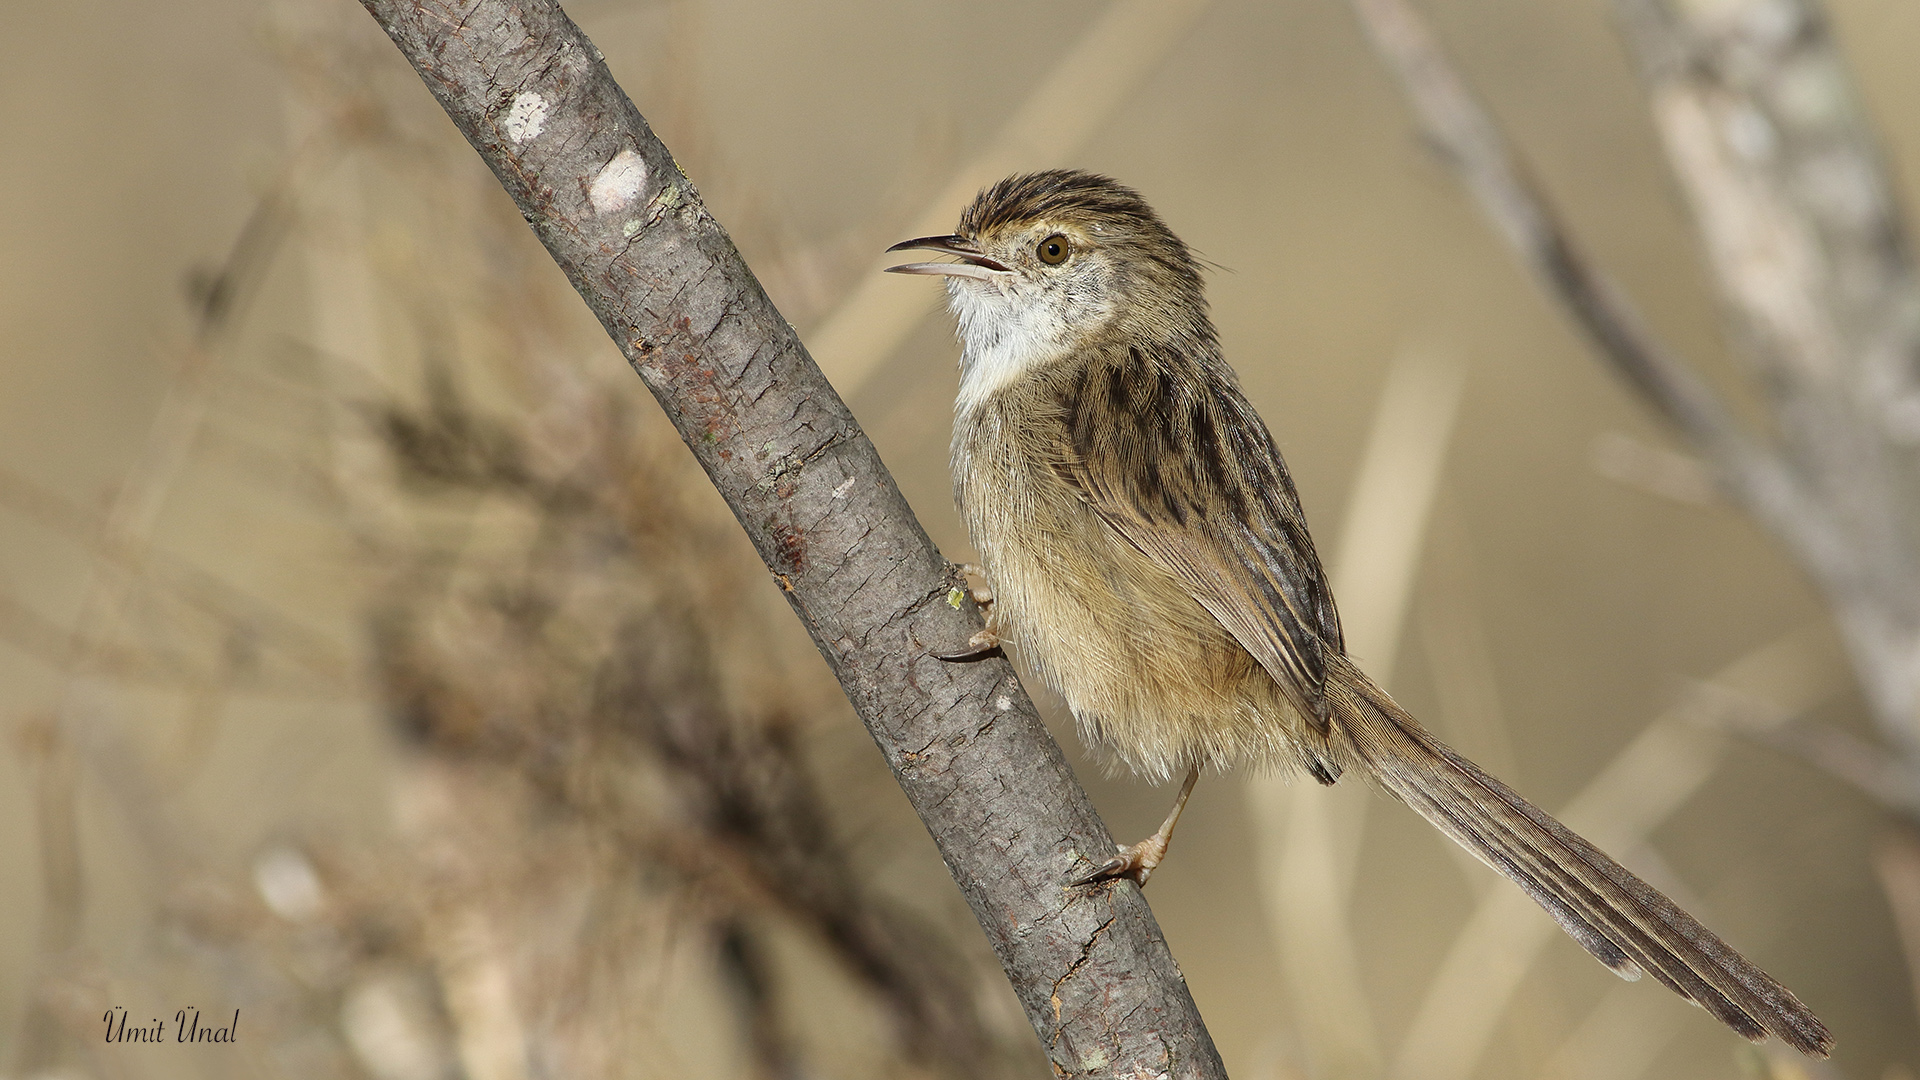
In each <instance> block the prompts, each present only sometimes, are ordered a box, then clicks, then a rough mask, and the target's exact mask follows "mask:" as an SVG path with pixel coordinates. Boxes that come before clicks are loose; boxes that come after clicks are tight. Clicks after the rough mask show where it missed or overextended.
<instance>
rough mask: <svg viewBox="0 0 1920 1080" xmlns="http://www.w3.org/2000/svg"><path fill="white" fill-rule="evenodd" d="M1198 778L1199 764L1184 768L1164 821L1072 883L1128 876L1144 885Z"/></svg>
mask: <svg viewBox="0 0 1920 1080" xmlns="http://www.w3.org/2000/svg"><path fill="white" fill-rule="evenodd" d="M1199 779H1200V766H1198V765H1195V766H1194V767H1193V768H1192V769H1190V770H1188V771H1187V780H1186V783H1183V784H1181V785H1180V795H1179V797H1177V798H1175V799H1174V800H1173V809H1172V810H1170V811H1168V812H1167V820H1165V821H1163V822H1161V823H1160V828H1159V830H1158V831H1157V832H1155V833H1154V834H1153V835H1152V836H1149V837H1147V838H1146V839H1145V840H1142V841H1140V842H1139V843H1137V844H1135V845H1133V846H1132V847H1123V848H1121V849H1120V854H1119V855H1117V856H1115V857H1113V858H1111V859H1108V860H1107V863H1106V865H1105V866H1102V867H1101V868H1100V869H1098V870H1095V871H1094V872H1093V873H1091V874H1088V875H1087V876H1086V877H1083V878H1081V879H1080V880H1078V881H1075V882H1073V884H1075V885H1091V884H1093V883H1094V882H1096V881H1107V880H1109V879H1111V878H1131V879H1133V882H1134V883H1135V884H1137V885H1140V886H1141V887H1143V888H1144V887H1145V886H1146V884H1147V878H1149V877H1151V876H1152V875H1153V868H1154V867H1156V866H1159V865H1160V860H1161V859H1164V858H1166V857H1167V843H1168V842H1169V841H1171V840H1172V839H1173V827H1174V825H1175V824H1177V823H1178V822H1179V820H1180V811H1182V810H1185V809H1186V808H1187V796H1189V795H1191V794H1193V785H1194V784H1195V783H1196V782H1198V781H1199Z"/></svg>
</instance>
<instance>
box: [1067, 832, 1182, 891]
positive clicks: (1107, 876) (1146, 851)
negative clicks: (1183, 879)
mask: <svg viewBox="0 0 1920 1080" xmlns="http://www.w3.org/2000/svg"><path fill="white" fill-rule="evenodd" d="M1166 857H1167V837H1165V836H1162V835H1160V834H1159V833H1154V834H1153V835H1152V836H1149V837H1147V838H1146V839H1145V840H1142V841H1140V842H1139V843H1137V844H1134V845H1133V846H1132V847H1122V848H1121V849H1120V854H1118V855H1116V856H1114V857H1113V858H1111V859H1108V860H1107V861H1106V863H1105V864H1103V865H1102V866H1101V867H1100V868H1099V869H1098V870H1095V871H1094V872H1093V873H1091V874H1088V875H1087V876H1085V877H1083V878H1080V879H1078V880H1076V881H1074V882H1071V884H1073V885H1075V886H1080V885H1093V884H1096V883H1098V882H1102V881H1112V880H1114V879H1116V878H1126V879H1128V880H1129V881H1132V882H1133V883H1134V884H1135V885H1138V886H1140V887H1141V888H1145V887H1146V884H1147V879H1148V878H1149V877H1152V876H1153V871H1154V868H1155V867H1157V866H1159V865H1160V860H1161V859H1164V858H1166Z"/></svg>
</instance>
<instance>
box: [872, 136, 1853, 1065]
mask: <svg viewBox="0 0 1920 1080" xmlns="http://www.w3.org/2000/svg"><path fill="white" fill-rule="evenodd" d="M909 248H917V249H925V250H929V251H935V252H939V253H941V254H944V255H950V256H954V257H957V258H958V259H959V260H960V261H958V262H932V263H913V264H910V265H907V266H896V267H892V268H891V269H892V270H893V271H894V272H896V273H903V274H932V275H939V276H941V277H944V278H945V279H946V283H947V292H948V297H949V302H950V305H951V307H952V309H953V313H954V315H955V316H956V317H957V318H958V320H959V331H960V338H961V341H962V345H963V347H962V351H961V358H960V396H959V400H958V401H957V403H956V404H955V416H954V430H953V479H954V487H955V491H956V494H957V496H958V499H959V502H960V506H961V509H962V512H963V513H964V515H965V517H966V521H967V527H968V529H969V530H970V532H971V533H972V536H973V541H974V544H975V546H976V547H977V548H978V549H979V552H980V558H981V560H982V562H983V563H984V567H982V568H981V569H982V571H983V574H984V576H985V578H986V579H987V581H988V582H989V585H990V590H991V607H990V609H989V620H988V627H989V629H988V630H987V631H986V632H985V633H983V634H981V635H977V636H976V637H975V638H974V640H973V641H972V642H971V643H970V646H971V651H969V652H965V653H960V654H954V655H951V656H948V657H945V658H947V659H965V658H968V657H970V656H975V655H980V654H983V653H985V652H990V651H991V650H993V649H994V648H996V647H998V646H999V644H1000V643H1001V642H1005V643H1006V644H1008V645H1010V646H1011V647H1012V648H1013V649H1014V651H1015V652H1017V653H1018V654H1019V655H1020V656H1021V657H1022V658H1023V659H1024V660H1025V661H1026V662H1027V663H1028V664H1029V665H1031V667H1032V668H1033V670H1035V671H1036V672H1038V673H1039V674H1040V675H1041V677H1042V678H1044V679H1045V680H1046V681H1047V683H1048V684H1049V685H1050V686H1052V687H1053V688H1054V689H1055V690H1057V691H1059V693H1060V695H1061V696H1062V697H1063V698H1065V699H1066V702H1067V705H1068V707H1069V708H1071V709H1072V710H1073V714H1074V716H1075V717H1076V718H1077V719H1078V721H1079V723H1080V727H1081V731H1082V734H1083V735H1084V736H1085V737H1086V738H1087V739H1088V740H1089V741H1092V742H1095V743H1104V744H1106V745H1107V746H1109V747H1110V748H1111V749H1112V750H1113V751H1114V752H1115V753H1116V754H1117V755H1118V756H1119V758H1120V759H1121V760H1122V761H1124V762H1126V763H1127V765H1129V766H1130V767H1131V768H1132V769H1133V770H1134V772H1136V773H1138V774H1140V775H1143V776H1147V777H1152V778H1156V779H1160V780H1165V779H1167V778H1170V777H1172V776H1174V775H1177V774H1179V773H1181V772H1185V774H1186V780H1185V783H1184V784H1183V785H1182V786H1181V789H1180V795H1179V798H1178V800H1177V801H1176V802H1175V804H1174V807H1173V811H1172V813H1171V814H1169V815H1168V817H1167V820H1166V823H1165V824H1164V825H1162V826H1161V827H1160V830H1159V831H1158V832H1156V833H1155V834H1154V835H1153V836H1151V837H1149V838H1148V839H1146V840H1143V841H1141V842H1140V843H1138V844H1135V845H1133V846H1132V847H1129V848H1123V849H1122V850H1121V853H1120V855H1119V857H1117V858H1115V859H1113V860H1112V861H1111V862H1108V863H1107V864H1106V865H1105V866H1102V867H1100V868H1098V869H1097V870H1095V871H1094V872H1093V873H1092V874H1089V875H1088V876H1086V877H1085V878H1083V879H1081V880H1080V881H1077V882H1075V883H1074V884H1077V885H1079V884H1090V883H1093V882H1096V881H1100V880H1103V879H1110V878H1117V877H1126V878H1131V879H1133V880H1134V881H1136V882H1139V883H1140V884H1142V885H1144V884H1146V881H1147V878H1148V876H1149V875H1150V874H1151V873H1152V872H1153V869H1154V867H1155V866H1157V865H1158V864H1159V862H1160V860H1161V858H1162V857H1163V856H1164V855H1165V853H1166V848H1167V839H1168V837H1169V836H1170V835H1171V834H1172V832H1173V827H1174V824H1175V822H1176V821H1177V820H1178V819H1179V816H1180V810H1181V808H1182V807H1184V806H1185V804H1186V801H1187V796H1188V795H1189V794H1190V793H1191V792H1192V790H1193V785H1194V782H1195V781H1196V780H1197V779H1198V777H1199V775H1200V770H1201V768H1203V767H1206V766H1213V767H1221V768H1224V767H1226V766H1229V765H1233V764H1237V763H1240V762H1252V763H1256V764H1261V765H1268V766H1278V767H1283V768H1291V767H1298V768H1301V769H1304V770H1306V772H1307V773H1308V774H1309V775H1311V776H1312V777H1313V778H1314V779H1316V780H1318V781H1319V782H1321V783H1322V784H1331V783H1333V782H1334V781H1335V780H1337V779H1339V777H1340V776H1341V774H1342V773H1343V772H1345V771H1347V770H1349V769H1356V770H1358V771H1359V772H1360V773H1361V774H1362V775H1363V776H1365V777H1367V778H1368V779H1370V780H1372V781H1373V782H1375V783H1377V784H1379V785H1380V786H1381V787H1383V788H1385V789H1386V790H1387V791H1389V792H1391V793H1393V794H1394V795H1395V796H1398V797H1399V798H1400V799H1401V800H1402V801H1404V802H1405V803H1406V804H1407V805H1408V806H1411V807H1412V808H1413V809H1414V810H1416V811H1417V812H1419V813H1420V815H1421V816H1423V817H1425V818H1426V819H1427V820H1428V821H1430V822H1432V823H1433V824H1434V826H1436V827H1437V828H1439V829H1440V830H1441V831H1442V832H1444V833H1446V834H1447V835H1448V836H1451V837H1452V838H1453V839H1454V840H1456V841H1458V842H1459V843H1460V844H1461V845H1462V846H1464V847H1465V848H1466V849H1467V850H1468V851H1471V852H1472V853H1473V854H1474V855H1476V856H1478V857H1479V858H1480V860H1481V861H1483V862H1485V863H1486V864H1488V865H1489V866H1491V867H1493V868H1494V869H1495V870H1498V871H1499V872H1501V873H1502V874H1505V875H1506V876H1507V877H1508V878H1510V879H1512V880H1513V881H1514V883H1515V884H1517V885H1519V886H1520V887H1521V888H1522V889H1525V890H1526V892H1527V894H1528V895H1529V896H1531V897H1533V899H1534V900H1535V901H1537V902H1538V903H1539V904H1540V906H1541V907H1543V908H1545V909H1546V910H1547V913H1548V914H1549V915H1551V916H1553V918H1554V920H1555V921H1556V922H1558V923H1559V924H1560V926H1561V927H1562V928H1563V929H1565V930H1566V931H1567V933H1569V934H1571V935H1572V936H1573V938H1574V940H1576V941H1578V942H1579V943H1580V944H1581V945H1582V946H1583V947H1585V948H1586V950H1587V951H1588V952H1590V953H1592V954H1593V955H1594V956H1595V957H1597V958H1598V959H1599V960H1600V962H1601V963H1603V964H1605V965H1607V966H1608V967H1609V968H1612V969H1613V970H1614V971H1615V972H1616V973H1618V974H1620V975H1622V976H1624V977H1626V978H1628V979H1635V978H1638V977H1639V975H1640V974H1641V973H1642V972H1652V973H1653V975H1654V977H1655V978H1657V979H1659V980H1660V981H1661V982H1663V983H1665V984H1667V986H1669V987H1671V988H1672V989H1673V990H1674V991H1675V992H1677V993H1679V994H1680V995H1681V996H1682V997H1684V998H1687V999H1688V1000H1690V1001H1693V1002H1696V1003H1698V1004H1700V1005H1702V1006H1705V1007H1706V1009H1707V1010H1708V1011H1709V1012H1711V1013H1713V1015H1715V1016H1717V1017H1719V1018H1720V1019H1721V1020H1722V1021H1724V1022H1725V1023H1726V1024H1727V1025H1728V1026H1729V1027H1731V1028H1733V1029H1734V1030H1735V1031H1737V1032H1739V1033H1740V1034H1741V1035H1744V1036H1746V1037H1747V1038H1749V1039H1754V1040H1761V1039H1764V1038H1765V1037H1766V1035H1767V1033H1769V1032H1771V1033H1773V1034H1774V1035H1777V1036H1779V1037H1780V1038H1781V1039H1782V1040H1784V1041H1785V1042H1786V1043H1787V1044H1788V1045H1790V1046H1792V1047H1794V1048H1795V1049H1797V1050H1800V1051H1802V1052H1804V1053H1808V1054H1815V1055H1819V1056H1822V1057H1824V1056H1826V1053H1827V1050H1828V1048H1829V1047H1830V1046H1831V1045H1832V1038H1831V1036H1829V1035H1828V1033H1827V1029H1826V1028H1825V1027H1824V1026H1822V1025H1821V1023H1820V1021H1819V1020H1818V1019H1817V1018H1815V1017H1814V1015H1813V1013H1812V1012H1810V1011H1809V1010H1808V1009H1807V1007H1806V1006H1804V1005H1802V1004H1801V1003H1800V1001H1799V999H1798V998H1795V997H1794V996H1793V994H1792V993H1791V992H1789V991H1788V990H1787V989H1786V987H1784V986H1781V985H1780V984H1779V983H1777V982H1775V981H1774V980H1773V979H1772V978H1770V977H1769V976H1768V975H1767V974H1766V973H1765V972H1763V971H1761V970H1760V969H1759V968H1757V967H1755V966H1754V965H1753V964H1751V963H1749V962H1748V961H1747V960H1746V958H1744V957H1742V956H1741V955H1740V954H1739V953H1737V952H1735V951H1734V950H1733V949H1732V948H1730V947H1729V946H1727V945H1726V944H1725V943H1724V942H1722V941H1721V940H1720V939H1719V938H1717V937H1715V936H1714V935H1713V934H1712V933H1711V932H1710V931H1708V930H1707V929H1706V928H1705V927H1703V926H1701V925H1700V924H1699V923H1698V922H1696V921H1695V920H1694V919H1693V917H1692V916H1690V915H1688V914H1687V913H1686V912H1684V911H1682V910H1680V909H1679V908H1678V907H1677V906H1675V905H1674V903H1673V902H1672V901H1670V900H1668V899H1667V898H1666V897H1665V896H1663V895H1661V894H1660V893H1659V892H1657V891H1656V890H1654V889H1653V888H1652V887H1650V886H1648V885H1647V884H1646V883H1645V882H1643V881H1641V880H1640V879H1639V878H1637V877H1635V876H1634V875H1633V874H1631V873H1629V872H1627V871H1626V870H1625V869H1624V868H1622V867H1621V866H1620V864H1618V863H1616V862H1614V861H1613V860H1612V859H1610V858H1608V857H1607V856H1606V855H1605V854H1603V853H1602V852H1601V851H1599V850H1598V849H1597V848H1595V847H1594V846H1593V845H1591V844H1589V843H1587V842H1586V841H1585V840H1583V839H1581V838H1580V837H1579V836H1576V835H1575V834H1574V833H1573V832H1571V831H1570V830H1568V829H1567V828H1566V827H1565V826H1563V825H1561V824H1560V823H1559V822H1557V821H1555V820H1554V819H1552V818H1551V817H1548V816H1547V815H1546V814H1545V813H1542V812H1541V811H1540V810H1538V809H1537V808H1535V807H1534V806H1533V805H1532V804H1530V803H1528V802H1527V801H1526V800H1525V799H1522V798H1521V797H1520V796H1519V795H1516V794H1515V793H1514V792H1513V790H1512V789H1510V788H1508V787H1507V786H1506V785H1505V784H1503V783H1501V782H1500V781H1498V780H1496V779H1494V778H1493V777H1491V776H1488V775H1487V774H1486V773H1484V772H1481V771H1480V769H1479V768H1478V767H1477V766H1475V765H1474V764H1473V763H1472V762H1470V761H1468V760H1467V759H1465V758H1463V757H1461V756H1460V755H1459V754H1456V753H1454V752H1453V751H1452V750H1451V749H1449V748H1448V747H1446V746H1445V745H1444V744H1442V743H1441V742H1440V740H1438V739H1436V738H1434V737H1433V735H1431V734H1430V733H1428V732H1427V730H1426V729H1425V728H1422V727H1421V726H1420V725H1419V724H1418V723H1416V722H1415V721H1414V719H1413V717H1411V716H1409V715H1407V713H1406V711H1405V710H1403V709H1401V708H1400V706H1399V705H1397V704H1395V703H1394V701H1393V699H1392V698H1390V697H1388V696H1387V694H1386V692H1385V691H1383V690H1381V689H1380V688H1379V687H1378V686H1376V685H1374V683H1373V681H1372V680H1371V679H1369V678H1367V676H1366V674H1365V673H1364V672H1362V671H1361V670H1360V669H1359V668H1358V667H1356V666H1354V664H1353V662H1352V661H1351V660H1349V659H1348V658H1347V655H1346V650H1345V646H1344V644H1343V642H1342V639H1341V634H1340V617H1339V615H1338V614H1337V613H1336V612H1335V610H1334V605H1333V596H1332V594H1331V593H1330V592H1329V591H1328V587H1327V579H1326V575H1325V574H1324V573H1322V572H1321V569H1320V560H1319V558H1318V557H1317V556H1316V555H1315V554H1314V550H1313V539H1312V537H1310V536H1309V535H1308V533H1307V523H1306V519H1305V517H1304V516H1303V515H1302V513H1301V509H1300V499H1299V496H1298V495H1297V494H1296V493H1295V491H1294V487H1293V481H1292V479H1291V478H1290V477H1289V476H1288V475H1287V466H1286V463H1285V462H1284V461H1282V460H1281V457H1280V451H1279V448H1278V447H1276V446H1275V445H1274V442H1273V437H1272V436H1271V435H1269V434H1268V433H1267V427H1266V425H1265V424H1264V423H1262V422H1261V420H1260V417H1259V415H1258V414H1257V413H1255V412H1254V410H1253V406H1252V405H1250V404H1248V402H1247V399H1246V397H1245V396H1243V395H1242V394H1241V392H1240V387H1239V384H1238V381H1237V380H1236V379H1235V378H1234V374H1233V370H1232V369H1231V368H1229V367H1228V366H1227V362H1226V360H1225V359H1224V358H1223V357H1222V356H1221V353H1220V343H1219V339H1218V336H1217V335H1216V334H1215V333H1214V329H1213V323H1212V321H1211V320H1210V318H1209V317H1208V314H1207V301H1206V296H1205V294H1204V291H1203V285H1202V282H1201V278H1200V271H1199V266H1198V265H1197V263H1196V262H1195V260H1194V258H1193V256H1192V254H1191V253H1190V252H1189V251H1188V250H1187V246H1186V245H1185V244H1184V243H1182V242H1181V241H1180V239H1179V238H1178V237H1176V236H1175V235H1174V234H1173V233H1172V231H1170V230H1169V229H1168V228H1167V227H1166V225H1165V224H1163V223H1162V222H1161V220H1160V218H1159V216H1158V215H1157V214H1155V213H1154V212H1153V209H1152V208H1151V207H1149V206H1148V205H1147V204H1146V202H1145V201H1144V200H1143V199H1141V197H1140V196H1139V195H1138V194H1137V193H1136V192H1134V191H1133V190H1132V189H1130V188H1127V187H1123V186H1122V185H1120V184H1118V183H1116V182H1114V181H1113V180H1110V179H1108V178H1106V177H1103V176H1096V175H1092V174H1089V173H1084V172H1072V171H1054V172H1042V173H1033V174H1029V175H1023V176H1015V177H1011V178H1009V179H1007V180H1003V181H1001V182H1000V183H998V184H995V185H994V186H993V187H991V188H989V189H987V190H986V191H984V192H982V193H981V194H980V196H979V197H978V198H977V199H975V200H974V202H973V205H971V206H969V207H967V209H966V211H965V212H964V213H962V214H961V215H960V227H959V230H958V231H957V232H955V233H954V234H953V235H951V236H928V237H921V238H919V239H916V240H908V241H906V242H904V243H900V244H895V245H894V246H893V247H892V248H890V249H889V250H893V251H899V250H903V249H909ZM982 598H983V599H986V598H987V597H986V596H985V595H984V594H983V596H982Z"/></svg>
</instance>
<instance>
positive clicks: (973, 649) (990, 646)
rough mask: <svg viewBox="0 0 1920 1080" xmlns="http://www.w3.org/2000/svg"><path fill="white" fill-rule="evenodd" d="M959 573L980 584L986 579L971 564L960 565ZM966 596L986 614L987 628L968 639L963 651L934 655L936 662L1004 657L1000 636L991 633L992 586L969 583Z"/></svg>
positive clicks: (962, 661) (976, 567) (981, 571)
mask: <svg viewBox="0 0 1920 1080" xmlns="http://www.w3.org/2000/svg"><path fill="white" fill-rule="evenodd" d="M960 573H962V574H964V575H965V576H966V577H967V578H970V579H976V580H979V581H982V582H984V581H986V578H987V572H986V571H985V570H982V569H981V568H980V567H978V566H975V565H974V564H973V563H961V564H960ZM967 595H968V596H971V597H972V598H973V602H974V603H976V604H978V605H980V610H982V611H984V612H986V616H987V628H986V629H985V630H982V631H980V632H979V633H977V634H975V635H973V636H972V637H970V638H968V639H967V647H966V648H964V649H960V650H958V651H956V652H949V653H934V654H933V658H934V659H936V660H946V661H949V662H952V663H956V664H959V663H967V662H969V661H973V660H985V659H986V658H987V657H989V656H1001V655H1005V654H1004V653H1002V652H1001V651H1000V635H999V634H996V633H994V632H993V586H991V585H986V584H981V585H974V584H972V582H971V581H969V582H968V584H967Z"/></svg>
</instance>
